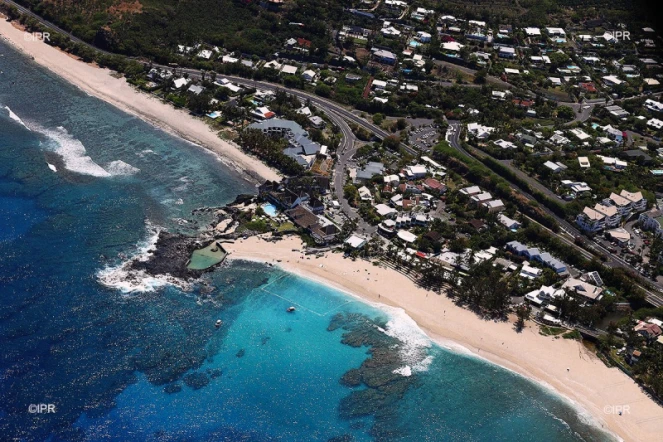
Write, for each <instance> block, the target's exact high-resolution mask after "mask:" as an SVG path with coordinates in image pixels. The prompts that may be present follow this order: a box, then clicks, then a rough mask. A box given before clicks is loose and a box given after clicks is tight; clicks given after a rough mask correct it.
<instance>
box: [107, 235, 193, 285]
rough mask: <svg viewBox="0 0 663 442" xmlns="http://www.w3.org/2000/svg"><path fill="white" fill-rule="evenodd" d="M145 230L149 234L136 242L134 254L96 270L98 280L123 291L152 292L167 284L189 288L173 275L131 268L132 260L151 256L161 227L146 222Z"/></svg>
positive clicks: (145, 258) (147, 258)
mask: <svg viewBox="0 0 663 442" xmlns="http://www.w3.org/2000/svg"><path fill="white" fill-rule="evenodd" d="M147 230H148V232H149V236H148V237H147V239H145V240H144V241H142V242H140V243H139V244H138V249H137V251H136V253H135V254H134V255H132V256H131V257H129V259H127V260H125V261H123V262H122V263H120V264H119V265H116V266H106V267H105V268H103V269H101V270H99V271H98V272H97V279H98V280H99V282H100V283H101V284H102V285H105V286H106V287H109V288H113V289H116V290H119V291H121V292H123V293H145V292H153V291H155V290H156V289H158V288H160V287H164V286H168V285H172V286H175V287H178V288H180V289H182V290H185V291H188V290H190V289H191V285H190V284H189V283H188V282H186V281H184V280H181V279H179V278H175V277H174V276H170V275H159V276H153V275H149V274H147V273H146V272H145V271H143V270H135V269H132V268H131V263H132V262H134V261H142V262H145V261H147V260H149V259H150V258H151V257H152V252H151V251H152V250H154V247H155V245H156V243H157V240H158V239H159V232H160V231H161V229H160V228H159V227H155V226H153V225H152V224H151V223H149V222H148V223H147Z"/></svg>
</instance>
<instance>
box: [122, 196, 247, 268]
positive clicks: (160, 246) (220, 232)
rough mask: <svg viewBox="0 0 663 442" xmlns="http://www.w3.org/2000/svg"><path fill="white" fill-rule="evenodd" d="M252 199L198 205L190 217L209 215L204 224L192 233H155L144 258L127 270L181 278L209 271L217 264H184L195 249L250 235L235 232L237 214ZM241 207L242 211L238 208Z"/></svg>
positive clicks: (238, 197) (196, 223)
mask: <svg viewBox="0 0 663 442" xmlns="http://www.w3.org/2000/svg"><path fill="white" fill-rule="evenodd" d="M255 202H256V196H255V195H247V194H240V195H238V196H237V197H236V198H235V200H234V201H233V202H231V203H229V204H227V205H225V206H222V207H201V208H198V209H195V210H193V211H192V212H191V216H192V217H195V216H196V215H201V214H210V213H212V214H213V220H212V222H210V224H209V225H208V227H207V228H206V229H205V230H203V231H202V232H200V233H199V234H198V235H196V236H191V235H186V234H183V233H171V232H168V231H165V230H164V231H161V232H159V236H158V239H157V241H156V244H155V245H154V248H152V249H150V250H148V257H147V258H145V257H142V258H136V259H135V260H134V261H132V262H131V264H130V269H132V270H137V271H144V272H145V273H147V274H149V275H152V276H163V275H170V276H173V277H175V278H179V279H183V280H191V279H197V278H200V277H201V276H202V275H203V274H205V273H207V272H210V271H213V270H214V269H215V268H216V267H218V266H219V265H220V264H221V263H219V264H217V265H214V266H211V267H209V268H207V269H204V270H193V269H190V268H188V267H187V265H188V264H189V262H190V259H191V254H192V253H193V252H194V251H195V250H198V249H202V248H204V247H207V246H208V245H209V244H210V243H211V242H213V241H217V242H218V243H220V244H222V243H223V242H233V241H234V240H235V239H238V238H240V237H248V236H252V235H253V233H254V232H250V231H245V232H243V233H237V232H236V229H237V226H238V225H239V223H240V221H239V219H238V218H239V216H240V214H241V213H243V212H244V211H245V210H246V207H247V206H250V205H252V204H254V203H255ZM242 209H244V210H242ZM184 221H186V224H189V225H198V221H197V220H194V219H191V220H184Z"/></svg>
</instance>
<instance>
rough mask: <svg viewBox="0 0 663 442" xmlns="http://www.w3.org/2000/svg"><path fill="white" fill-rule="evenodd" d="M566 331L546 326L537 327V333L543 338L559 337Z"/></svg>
mask: <svg viewBox="0 0 663 442" xmlns="http://www.w3.org/2000/svg"><path fill="white" fill-rule="evenodd" d="M567 331H568V330H567V329H565V328H562V327H550V326H548V325H542V326H540V327H539V333H540V334H542V335H543V336H559V335H561V334H563V333H564V332H567Z"/></svg>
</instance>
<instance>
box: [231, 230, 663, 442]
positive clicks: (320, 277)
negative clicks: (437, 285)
mask: <svg viewBox="0 0 663 442" xmlns="http://www.w3.org/2000/svg"><path fill="white" fill-rule="evenodd" d="M225 247H226V249H227V250H228V251H229V252H230V256H229V258H230V259H246V260H252V261H260V262H268V263H273V264H274V265H277V266H279V267H281V268H283V269H284V270H286V271H289V272H292V273H296V274H299V275H301V276H304V277H307V278H311V279H314V280H317V281H319V282H323V283H325V284H327V285H330V286H332V287H335V288H338V289H340V290H343V291H345V292H349V293H351V294H354V295H356V296H359V297H360V298H362V299H365V300H367V301H370V302H377V303H383V304H387V305H390V306H394V307H400V308H402V309H404V310H405V312H406V313H407V314H408V315H409V316H410V317H412V319H414V320H415V321H416V322H417V324H419V326H420V327H421V328H422V329H423V330H424V331H425V332H426V333H427V334H428V336H429V337H430V338H432V339H433V340H435V341H436V342H438V343H439V344H440V345H442V346H443V347H448V348H451V349H457V347H458V345H460V346H462V347H464V348H465V349H467V350H468V351H469V352H471V353H473V354H475V355H476V356H478V357H481V358H485V359H487V360H489V361H491V362H494V363H496V364H498V365H501V366H503V367H506V368H508V369H510V370H513V371H515V372H517V373H520V374H522V375H523V376H526V377H528V378H530V379H534V380H536V381H538V382H540V383H542V384H544V385H546V386H549V387H551V388H553V389H554V390H555V391H557V392H558V393H560V394H561V395H562V396H564V397H566V398H568V399H570V400H571V401H573V402H575V403H576V404H578V405H580V406H581V407H582V408H583V409H584V410H586V411H587V412H588V413H589V414H590V415H591V416H592V418H593V419H594V420H595V421H596V422H597V424H598V425H599V426H601V427H602V428H604V429H607V430H609V431H611V432H613V433H615V434H616V435H618V436H619V437H621V438H622V439H624V440H626V441H652V440H661V435H663V407H660V406H659V405H657V404H656V403H655V402H654V401H653V400H652V399H650V398H649V397H648V396H647V395H646V394H645V393H644V392H643V391H642V390H641V389H640V387H639V386H638V385H637V384H636V383H635V382H634V381H633V380H631V379H630V378H629V377H628V376H627V375H625V374H624V373H622V372H621V371H620V370H619V369H617V368H608V367H606V366H605V364H604V363H603V362H601V361H600V360H599V359H598V358H597V357H596V356H595V355H594V354H592V353H591V352H590V351H589V350H587V349H586V348H585V347H584V346H583V344H582V343H580V342H578V341H575V340H569V339H562V338H553V337H549V336H543V335H541V334H539V331H538V326H537V325H536V324H534V323H532V322H528V324H527V326H526V328H525V329H524V330H523V332H521V333H517V332H516V331H515V330H514V326H513V323H514V321H515V318H511V320H510V321H509V322H494V321H485V320H482V319H480V318H478V317H477V316H476V315H475V314H474V313H472V312H470V311H469V310H466V309H463V308H460V307H458V306H456V305H455V304H454V303H453V302H452V301H451V300H450V299H449V298H447V297H446V296H445V295H444V294H442V295H439V294H436V293H434V292H431V291H428V290H424V289H422V288H419V287H417V286H416V285H415V284H414V283H413V282H412V281H411V280H410V279H408V278H407V277H406V276H404V275H401V274H400V273H397V272H396V271H394V270H392V269H387V268H382V267H378V266H375V265H373V264H372V263H370V262H367V261H364V260H357V261H352V260H351V259H349V258H348V259H346V258H344V257H343V255H342V254H340V253H326V255H325V257H324V258H316V257H315V256H304V255H303V254H302V253H300V252H295V251H293V249H295V250H302V249H303V246H302V243H301V241H300V240H299V239H298V238H295V237H290V238H287V239H284V240H282V241H280V242H276V243H272V242H266V241H264V240H263V239H261V238H258V237H253V238H249V239H247V240H240V241H237V242H235V243H234V244H226V245H225ZM277 260H280V262H278V261H277ZM567 369H568V370H567ZM619 407H624V408H623V409H624V410H628V411H624V412H623V413H622V415H621V416H620V415H619V414H618V410H619Z"/></svg>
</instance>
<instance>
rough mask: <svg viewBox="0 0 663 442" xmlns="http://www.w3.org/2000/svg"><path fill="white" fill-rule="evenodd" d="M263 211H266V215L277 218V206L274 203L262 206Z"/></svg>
mask: <svg viewBox="0 0 663 442" xmlns="http://www.w3.org/2000/svg"><path fill="white" fill-rule="evenodd" d="M262 210H264V211H265V213H266V214H267V215H269V216H271V217H272V218H273V217H275V216H276V212H277V210H276V206H275V205H274V204H272V203H265V204H263V205H262Z"/></svg>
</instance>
